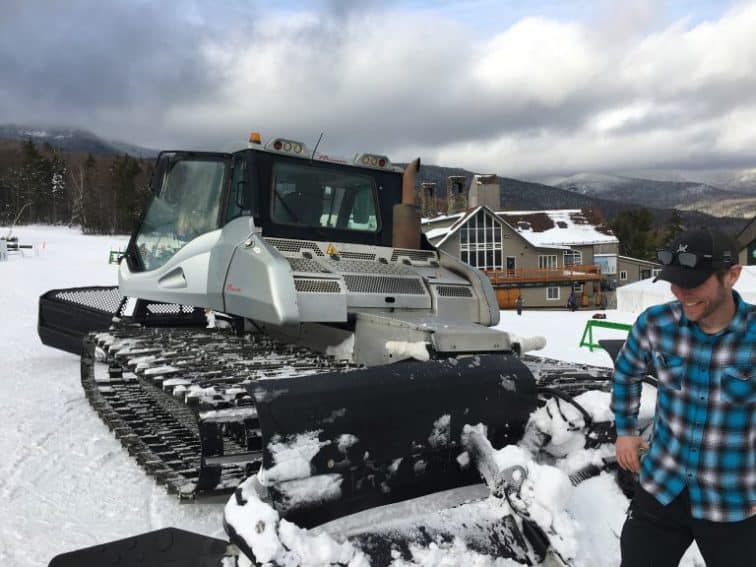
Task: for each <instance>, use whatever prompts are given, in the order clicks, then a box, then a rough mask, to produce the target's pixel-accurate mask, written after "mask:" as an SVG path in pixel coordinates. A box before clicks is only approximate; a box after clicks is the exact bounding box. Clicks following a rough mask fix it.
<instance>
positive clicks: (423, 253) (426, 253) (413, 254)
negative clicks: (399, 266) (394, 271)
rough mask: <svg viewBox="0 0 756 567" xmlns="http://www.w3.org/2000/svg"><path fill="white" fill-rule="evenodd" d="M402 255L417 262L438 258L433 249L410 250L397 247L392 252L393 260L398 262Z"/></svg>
mask: <svg viewBox="0 0 756 567" xmlns="http://www.w3.org/2000/svg"><path fill="white" fill-rule="evenodd" d="M402 256H404V257H407V258H409V259H410V260H413V261H415V262H427V261H429V260H435V259H436V253H435V252H433V251H431V250H409V249H405V248H395V249H394V251H393V253H392V254H391V261H392V262H396V261H397V260H398V259H399V258H401V257H402Z"/></svg>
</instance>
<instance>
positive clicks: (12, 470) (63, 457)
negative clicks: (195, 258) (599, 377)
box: [0, 226, 703, 567]
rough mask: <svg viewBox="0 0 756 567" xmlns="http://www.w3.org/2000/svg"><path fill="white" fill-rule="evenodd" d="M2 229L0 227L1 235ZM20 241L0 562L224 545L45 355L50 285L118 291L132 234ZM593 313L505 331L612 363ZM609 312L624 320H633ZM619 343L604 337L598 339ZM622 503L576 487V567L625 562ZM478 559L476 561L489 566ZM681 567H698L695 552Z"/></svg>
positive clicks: (198, 508) (560, 352) (0, 495)
mask: <svg viewBox="0 0 756 567" xmlns="http://www.w3.org/2000/svg"><path fill="white" fill-rule="evenodd" d="M6 232H7V228H2V227H0V234H5V233H6ZM14 234H15V235H17V236H18V237H19V241H20V242H21V243H23V244H33V245H34V247H35V248H34V250H26V251H24V254H23V256H22V255H21V254H11V255H10V257H9V260H8V261H7V262H0V367H1V368H4V369H5V370H4V372H2V374H0V376H2V382H0V384H2V386H1V387H2V391H3V395H2V396H1V397H0V415H2V416H3V419H2V424H1V425H0V431H1V432H2V433H1V434H0V518H2V520H0V526H2V527H0V565H2V566H7V567H27V566H38V565H46V564H47V563H48V562H49V561H50V559H52V557H53V556H55V555H57V554H59V553H63V552H65V551H70V550H73V549H77V548H80V547H87V546H91V545H95V544H98V543H103V542H106V541H110V540H113V539H119V538H124V537H127V536H130V535H134V534H137V533H142V532H146V531H149V530H154V529H158V528H161V527H165V526H176V527H179V528H182V529H186V530H191V531H196V532H201V533H204V534H207V535H211V536H215V537H221V538H223V537H224V533H223V530H222V527H221V518H222V510H223V504H222V503H218V504H179V502H178V501H177V500H176V499H175V498H174V497H172V496H169V495H167V494H165V492H164V491H163V489H162V488H161V487H159V486H157V485H156V484H155V483H154V481H153V480H152V479H150V478H148V477H147V476H146V475H145V474H144V473H143V472H142V471H141V469H140V468H139V467H138V465H137V464H136V463H135V462H134V461H133V459H131V458H130V457H129V456H128V454H127V453H126V452H125V451H124V450H123V449H122V448H121V446H120V443H119V442H118V441H117V440H116V439H115V438H114V437H113V435H112V434H111V433H110V431H109V430H108V429H107V427H106V426H105V425H104V424H103V423H102V422H101V421H100V419H99V418H98V417H97V415H96V414H95V412H94V411H93V410H92V409H91V408H90V407H89V404H88V403H87V401H86V399H85V397H84V394H83V391H82V389H81V386H80V384H79V361H78V359H77V357H75V356H73V355H69V354H66V353H63V352H61V351H57V350H54V349H51V348H48V347H45V346H43V345H42V344H41V343H40V342H39V339H38V337H37V330H36V323H37V302H38V298H39V296H40V295H41V294H42V293H44V292H45V291H47V290H50V289H55V288H65V287H76V286H88V285H115V284H116V283H117V282H116V280H117V276H116V267H115V266H114V265H109V264H108V263H107V260H108V252H109V251H110V250H112V249H117V248H123V247H124V246H125V243H126V241H127V238H126V237H108V236H85V235H82V234H81V233H80V232H79V231H78V230H75V229H66V228H60V227H45V226H31V227H17V228H16V229H15V231H14ZM593 313H594V312H592V311H577V312H575V313H571V312H568V311H559V312H548V311H538V312H536V311H528V310H527V309H526V310H525V311H524V313H523V315H522V316H517V315H516V314H515V313H514V312H511V311H505V312H502V320H501V323H500V325H499V326H500V327H501V328H502V329H506V330H514V331H516V332H517V334H519V335H521V336H530V335H544V336H546V339H547V346H546V348H545V349H544V350H543V351H541V354H543V355H544V356H550V357H554V358H559V359H563V360H571V361H576V362H584V363H589V364H596V365H604V366H610V365H611V361H610V360H609V357H608V355H607V354H606V353H604V352H603V351H601V350H596V351H594V352H589V351H588V349H586V348H578V346H577V345H578V343H579V340H580V336H581V334H582V330H583V327H584V325H585V321H586V320H587V319H589V318H590V317H591V316H592V315H593ZM607 315H608V319H609V320H612V321H618V322H628V323H630V322H632V321H633V320H634V319H635V317H636V315H634V314H629V313H620V312H616V311H607ZM613 335H616V332H611V331H605V334H601V335H600V338H605V337H606V338H610V337H611V336H613ZM620 336H621V334H620ZM627 504H628V502H627V500H626V499H625V498H624V496H623V495H622V494H621V493H620V492H619V490H618V489H617V488H616V486H615V485H614V483H613V481H612V480H611V478H610V477H609V476H607V475H602V476H600V477H598V478H594V479H591V480H588V481H586V482H584V483H583V484H581V485H580V486H578V487H577V488H576V489H575V490H574V491H573V495H572V498H571V499H570V501H569V504H568V506H567V511H568V512H569V514H570V515H571V516H572V517H573V518H574V519H575V520H576V521H577V522H578V524H579V526H580V529H579V531H578V532H577V534H576V535H575V539H576V541H575V543H576V544H577V548H578V554H577V557H576V560H575V565H576V566H578V565H580V566H583V567H612V566H616V565H618V564H619V541H618V534H619V533H620V530H621V527H622V522H623V520H624V513H625V510H626V508H627ZM449 559H450V558H449V557H447V558H446V559H445V562H444V563H443V564H444V565H456V564H459V565H462V564H464V560H463V558H462V557H460V558H459V559H460V561H462V562H461V563H453V562H452V563H449V562H448V561H449ZM480 559H481V558H480V557H478V558H477V560H476V561H475V564H476V565H481V566H483V565H489V564H491V565H492V564H494V563H493V562H485V561H483V562H480ZM429 561H430V562H429V563H427V564H428V565H433V564H435V563H437V561H438V558H436V559H433V558H432V559H430V560H429ZM681 565H682V566H684V567H693V566H700V565H703V562H702V561H701V560H700V558H698V556H697V553H695V552H694V551H693V550H692V551H691V552H689V553H688V554H687V555H686V557H685V558H684V560H683V562H682V563H681Z"/></svg>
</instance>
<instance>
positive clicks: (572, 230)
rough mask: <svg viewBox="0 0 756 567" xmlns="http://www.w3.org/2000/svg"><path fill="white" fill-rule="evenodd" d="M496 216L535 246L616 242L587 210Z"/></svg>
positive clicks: (609, 232)
mask: <svg viewBox="0 0 756 567" xmlns="http://www.w3.org/2000/svg"><path fill="white" fill-rule="evenodd" d="M496 214H497V215H498V216H499V218H501V219H502V220H505V221H507V223H509V224H510V225H512V226H513V227H514V228H516V229H517V230H518V232H519V233H520V234H521V235H522V236H524V237H525V238H526V239H527V240H529V241H530V242H531V243H532V244H533V245H535V246H580V245H589V244H616V243H617V242H619V241H618V240H617V237H616V236H614V234H612V232H611V230H610V229H609V228H608V227H607V226H606V225H605V224H604V220H603V219H602V218H601V217H599V216H598V215H597V214H595V213H594V212H592V211H591V210H590V209H588V210H581V209H560V210H553V211H498V212H497V213H496Z"/></svg>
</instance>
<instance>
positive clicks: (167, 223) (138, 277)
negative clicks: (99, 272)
mask: <svg viewBox="0 0 756 567" xmlns="http://www.w3.org/2000/svg"><path fill="white" fill-rule="evenodd" d="M230 170H231V155H230V154H224V153H213V152H163V153H161V154H160V155H159V156H158V160H157V163H156V166H155V170H154V173H153V177H152V183H151V189H152V192H153V197H152V200H151V201H150V203H149V205H148V207H147V209H146V211H145V213H144V216H143V217H142V220H141V222H140V225H139V227H138V229H137V230H136V231H135V232H134V234H133V235H132V237H131V241H130V242H129V248H128V251H127V255H126V262H122V263H121V266H120V270H119V284H120V287H121V293H122V294H123V295H125V296H129V297H139V298H144V299H151V300H154V301H165V302H170V303H180V304H184V305H194V306H198V307H210V308H214V309H220V308H222V297H221V294H220V291H221V290H212V289H210V288H209V285H208V280H209V278H208V275H209V272H210V255H211V251H212V250H213V248H214V247H215V245H216V244H217V242H218V240H219V239H220V236H221V218H222V208H223V207H222V205H223V203H224V201H225V195H226V194H227V192H228V185H229V177H230ZM219 298H220V299H219ZM219 301H220V302H219Z"/></svg>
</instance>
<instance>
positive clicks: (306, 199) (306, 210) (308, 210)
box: [271, 162, 380, 232]
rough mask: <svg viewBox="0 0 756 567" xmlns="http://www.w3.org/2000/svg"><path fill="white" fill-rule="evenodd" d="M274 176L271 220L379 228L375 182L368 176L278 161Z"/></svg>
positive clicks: (303, 223)
mask: <svg viewBox="0 0 756 567" xmlns="http://www.w3.org/2000/svg"><path fill="white" fill-rule="evenodd" d="M273 179H274V181H273V195H272V199H271V218H272V220H273V221H274V222H277V223H280V224H287V225H297V226H309V227H313V228H335V229H341V230H356V231H365V232H377V231H378V229H379V226H380V218H379V215H378V207H377V202H378V200H377V195H376V189H375V183H374V182H373V179H372V178H371V177H370V176H368V175H361V174H359V173H352V172H345V171H344V170H342V169H338V168H335V167H333V168H327V167H313V166H312V165H305V164H295V163H289V162H279V163H277V164H275V166H274V170H273Z"/></svg>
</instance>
